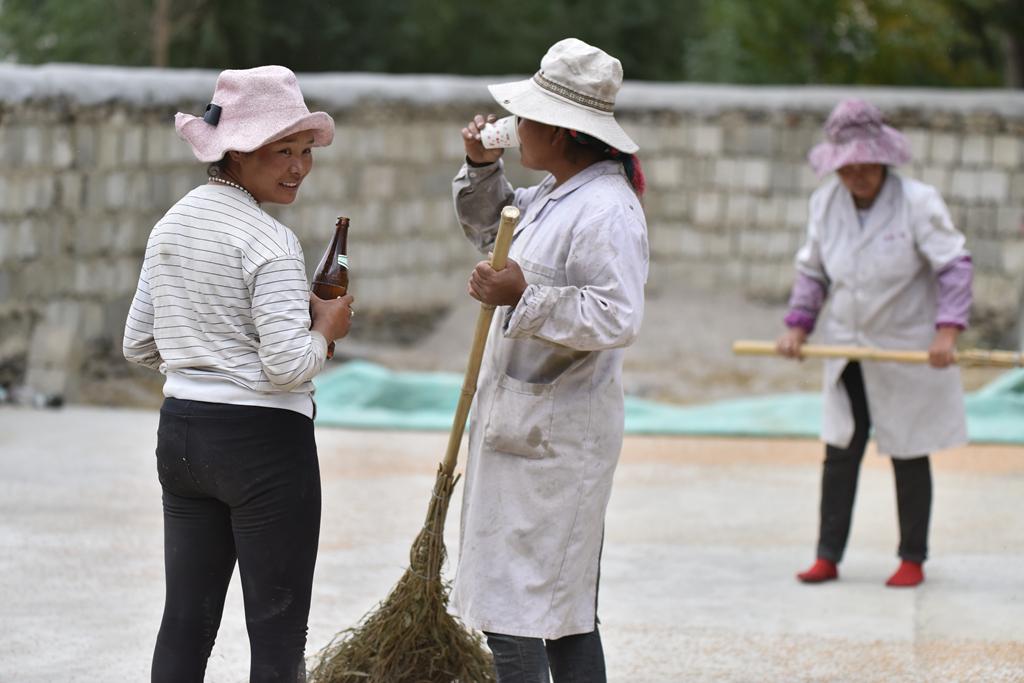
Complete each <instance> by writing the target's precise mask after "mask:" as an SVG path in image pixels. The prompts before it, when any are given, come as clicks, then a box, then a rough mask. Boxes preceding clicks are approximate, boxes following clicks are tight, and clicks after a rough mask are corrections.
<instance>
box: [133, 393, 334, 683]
mask: <svg viewBox="0 0 1024 683" xmlns="http://www.w3.org/2000/svg"><path fill="white" fill-rule="evenodd" d="M156 456H157V469H158V472H159V476H160V484H161V486H162V487H163V507H164V565H165V573H166V590H167V592H166V600H165V603H164V615H163V621H162V622H161V624H160V633H159V635H158V636H157V642H156V650H155V652H154V654H153V668H152V681H153V683H201V682H202V680H203V677H204V674H205V671H206V662H207V660H208V659H209V656H210V651H211V650H212V648H213V643H214V640H215V638H216V636H217V629H218V627H219V626H220V619H221V613H222V611H223V609H224V598H225V595H226V593H227V589H228V582H229V581H230V579H231V574H232V572H233V571H234V567H235V562H236V560H237V562H238V568H239V574H240V577H241V583H242V594H243V600H244V603H245V621H246V628H247V630H248V633H249V645H250V651H251V661H250V673H249V680H250V682H251V683H257V682H259V683H264V682H267V683H269V682H270V681H275V682H282V683H284V682H287V683H294V682H295V681H304V680H305V665H304V661H303V654H304V651H305V645H306V627H307V619H308V616H309V603H310V593H311V590H312V584H313V568H314V565H315V564H316V554H317V543H318V541H319V535H320V469H319V464H318V462H317V453H316V443H315V441H314V439H313V421H312V420H310V419H309V418H307V417H305V416H304V415H300V414H299V413H296V412H293V411H290V410H279V409H275V408H264V407H253V406H237V405H226V404H220V403H203V402H200V401H181V400H177V399H173V398H168V399H166V400H165V401H164V405H163V408H162V409H161V411H160V429H159V432H158V435H157V451H156Z"/></svg>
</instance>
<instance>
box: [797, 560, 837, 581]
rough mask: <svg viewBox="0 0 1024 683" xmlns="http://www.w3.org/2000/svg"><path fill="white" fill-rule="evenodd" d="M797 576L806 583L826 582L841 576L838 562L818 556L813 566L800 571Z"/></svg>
mask: <svg viewBox="0 0 1024 683" xmlns="http://www.w3.org/2000/svg"><path fill="white" fill-rule="evenodd" d="M796 578H798V579H800V580H801V581H803V582H804V583H824V582H825V581H834V580H836V579H838V578H839V568H838V567H836V563H835V562H833V561H832V560H825V559H822V558H820V557H819V558H818V559H816V560H815V561H814V564H813V565H811V568H810V569H808V570H807V571H805V572H800V573H799V574H797V575H796Z"/></svg>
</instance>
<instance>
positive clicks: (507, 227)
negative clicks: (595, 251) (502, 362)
mask: <svg viewBox="0 0 1024 683" xmlns="http://www.w3.org/2000/svg"><path fill="white" fill-rule="evenodd" d="M518 221H519V209H517V208H516V207H514V206H506V207H505V208H504V209H502V210H501V222H500V223H499V224H498V236H497V238H496V239H495V240H494V249H493V250H492V252H491V267H492V268H494V269H495V270H502V269H503V268H504V267H505V264H506V263H507V262H508V249H509V247H510V246H511V245H512V233H513V231H514V230H515V227H516V223H517V222H518ZM493 317H494V306H491V305H489V304H480V313H479V314H478V315H477V318H476V330H475V332H474V333H473V346H472V347H471V348H470V350H469V362H468V363H467V364H466V376H465V378H464V379H463V380H462V392H461V393H460V394H459V404H458V406H457V407H456V408H455V417H454V419H453V420H452V430H451V433H450V434H449V435H448V450H447V451H446V452H445V456H444V462H443V463H442V465H441V468H442V470H443V471H444V472H445V473H446V474H448V475H451V474H452V472H454V471H455V463H456V462H458V459H459V447H460V446H461V445H462V434H463V433H464V432H465V429H466V418H467V417H469V408H470V406H471V405H473V396H474V395H475V394H476V380H477V377H478V376H479V375H480V363H481V362H482V361H483V357H484V347H485V346H486V345H487V332H488V331H489V330H490V328H491V319H492V318H493Z"/></svg>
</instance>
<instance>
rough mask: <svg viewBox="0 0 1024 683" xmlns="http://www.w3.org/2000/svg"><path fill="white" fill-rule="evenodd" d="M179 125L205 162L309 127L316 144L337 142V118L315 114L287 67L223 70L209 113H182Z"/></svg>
mask: <svg viewBox="0 0 1024 683" xmlns="http://www.w3.org/2000/svg"><path fill="white" fill-rule="evenodd" d="M174 127H175V128H176V129H177V131H178V135H180V136H181V137H182V138H184V139H185V140H186V141H187V142H188V143H189V144H190V145H192V152H193V153H194V154H195V155H196V158H197V159H199V161H202V162H206V163H212V162H214V161H220V160H221V159H222V158H223V157H224V155H225V154H226V153H227V152H229V151H235V152H252V151H253V150H256V149H259V148H260V147H262V146H263V145H265V144H267V143H269V142H273V141H274V140H280V139H281V138H284V137H288V136H289V135H291V134H293V133H298V132H300V131H304V130H311V131H313V145H314V146H315V147H324V146H326V145H329V144H331V141H332V140H334V119H332V118H331V117H330V116H328V115H327V114H326V113H324V112H322V111H318V112H314V113H310V111H309V108H308V107H306V102H305V100H303V99H302V92H301V91H300V90H299V82H298V80H297V79H296V78H295V74H294V73H292V71H291V69H287V68H285V67H283V66H258V67H256V68H254V69H228V70H226V71H222V72H221V73H220V76H218V77H217V86H216V88H215V89H214V91H213V100H212V101H211V102H210V104H209V105H207V107H206V113H205V114H203V116H192V115H191V114H183V113H182V112H178V113H177V115H175V117H174Z"/></svg>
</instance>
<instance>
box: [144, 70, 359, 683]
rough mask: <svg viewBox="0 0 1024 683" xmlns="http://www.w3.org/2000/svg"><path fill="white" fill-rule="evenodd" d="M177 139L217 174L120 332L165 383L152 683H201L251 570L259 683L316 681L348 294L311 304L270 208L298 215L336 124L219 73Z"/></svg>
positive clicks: (270, 81)
mask: <svg viewBox="0 0 1024 683" xmlns="http://www.w3.org/2000/svg"><path fill="white" fill-rule="evenodd" d="M176 125H177V130H178V134H179V135H180V136H181V137H183V138H184V139H185V140H186V141H187V142H188V143H189V145H190V146H191V147H192V151H193V153H194V154H195V156H196V158H197V159H198V160H199V161H201V162H206V163H208V164H210V166H209V167H208V173H209V176H210V177H209V181H208V182H206V183H204V184H202V185H199V186H198V187H196V188H195V189H193V190H192V191H191V192H189V193H188V194H187V195H185V196H184V197H183V198H181V199H180V200H179V201H178V202H177V203H176V204H175V205H174V206H172V207H171V208H170V210H168V212H167V214H166V215H165V216H164V217H163V218H162V219H160V221H159V222H158V223H157V224H156V226H155V227H154V228H153V231H152V232H151V233H150V236H149V241H148V243H147V245H146V256H145V259H144V260H143V263H142V272H141V274H140V276H139V286H138V289H137V291H136V293H135V298H134V300H133V301H132V306H131V310H130V312H129V314H128V321H127V323H126V324H125V332H124V355H125V358H127V359H128V360H130V361H132V362H135V363H139V364H141V365H144V366H146V367H150V368H153V369H154V370H159V371H160V372H161V373H163V374H164V375H165V376H166V378H167V379H166V381H165V383H164V396H165V398H164V404H163V407H162V408H161V410H160V427H159V431H158V434H157V447H156V466H157V472H158V474H159V478H160V484H161V486H162V488H163V510H164V573H165V579H166V597H165V602H164V615H163V621H162V622H161V625H160V632H159V634H158V636H157V640H156V648H155V652H154V655H153V666H152V674H151V675H152V680H153V681H154V683H157V682H159V683H200V682H201V681H202V680H203V677H204V673H205V670H206V662H207V659H208V658H209V656H210V650H211V648H212V647H213V642H214V639H215V638H216V635H217V629H218V627H219V625H220V619H221V612H222V611H223V609H224V597H225V594H226V592H227V587H228V582H229V581H230V580H231V574H232V573H233V572H234V568H235V564H236V563H237V564H238V568H239V574H240V578H241V582H242V593H243V598H244V601H245V616H246V627H247V630H248V632H249V645H250V656H251V663H250V673H249V681H251V682H252V683H256V682H257V681H258V682H261V683H262V682H267V683H269V682H270V681H276V682H281V683H284V682H286V681H287V682H289V683H291V682H294V681H303V680H305V665H304V661H303V653H304V649H305V644H306V626H307V619H308V616H309V604H310V593H311V589H312V584H313V567H314V564H315V563H316V556H317V542H318V539H319V531H320V470H319V465H318V462H317V452H316V443H315V441H314V438H313V414H314V412H315V406H314V404H313V384H312V379H313V377H314V376H316V374H317V373H319V372H320V370H322V369H323V367H324V360H325V358H326V355H327V344H328V343H329V342H331V341H334V340H335V339H339V338H341V337H344V336H345V335H346V334H347V333H348V329H349V324H350V318H351V317H352V308H351V303H352V297H351V296H345V297H343V298H341V299H337V300H334V301H323V300H320V299H318V298H316V297H313V296H311V295H310V293H309V283H308V282H307V280H306V267H305V262H304V260H303V255H302V247H301V246H300V245H299V240H298V238H296V237H295V234H294V233H293V232H292V231H291V230H289V229H288V228H287V227H286V226H284V225H282V224H281V223H280V222H278V221H277V220H275V219H274V218H273V217H272V216H271V215H270V214H268V213H267V212H266V211H264V209H263V207H264V205H265V204H290V203H292V202H293V201H295V197H296V195H297V194H298V191H299V187H300V186H301V185H302V182H303V180H305V178H306V176H307V174H308V173H309V172H310V170H311V169H312V167H313V148H314V147H321V146H323V145H329V144H330V143H331V140H332V139H333V137H334V121H332V120H331V117H330V116H328V115H327V114H325V113H323V112H315V113H311V112H310V111H309V109H307V108H306V104H305V102H304V101H303V98H302V93H301V92H300V91H299V85H298V82H297V81H296V78H295V74H293V73H292V72H291V71H290V70H288V69H286V68H284V67H282V66H262V67H258V68H255V69H245V70H228V71H224V72H222V73H221V74H220V77H219V78H218V79H217V86H216V89H215V90H214V93H213V101H212V102H211V104H210V105H209V106H208V107H207V108H206V113H205V114H204V115H203V116H202V117H198V116H191V115H189V114H181V113H179V114H178V115H177V118H176Z"/></svg>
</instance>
